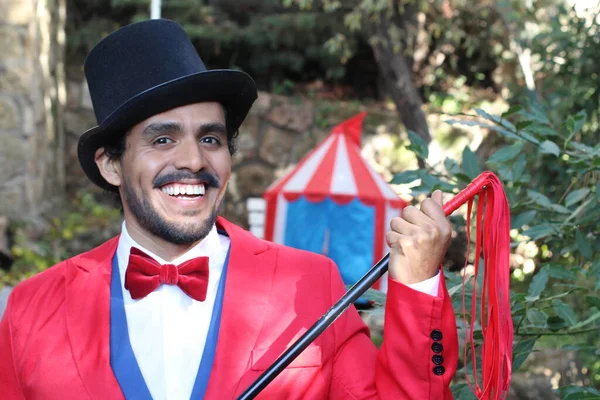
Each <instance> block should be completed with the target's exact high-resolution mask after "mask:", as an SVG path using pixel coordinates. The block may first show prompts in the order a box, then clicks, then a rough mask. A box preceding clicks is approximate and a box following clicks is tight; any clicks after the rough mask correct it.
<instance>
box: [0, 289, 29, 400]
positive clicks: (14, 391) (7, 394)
mask: <svg viewBox="0 0 600 400" xmlns="http://www.w3.org/2000/svg"><path fill="white" fill-rule="evenodd" d="M13 303H14V290H13V292H12V293H11V294H10V295H9V297H8V304H7V306H6V310H5V311H4V315H3V317H2V320H1V321H0V393H2V399H3V400H25V395H24V394H23V390H22V388H21V385H20V383H19V379H18V377H17V371H16V366H15V356H14V348H13V336H12V335H13V332H12V328H11V318H12V312H13V308H14V305H13Z"/></svg>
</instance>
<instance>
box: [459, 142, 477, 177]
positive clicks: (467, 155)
mask: <svg viewBox="0 0 600 400" xmlns="http://www.w3.org/2000/svg"><path fill="white" fill-rule="evenodd" d="M462 157H463V161H462V170H463V172H464V173H465V174H466V175H467V176H468V177H469V178H471V179H475V178H476V177H477V175H479V174H480V173H481V169H480V168H479V163H478V162H477V157H476V156H475V153H473V151H471V149H470V148H469V146H467V147H465V149H464V150H463V153H462Z"/></svg>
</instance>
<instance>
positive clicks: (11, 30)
mask: <svg viewBox="0 0 600 400" xmlns="http://www.w3.org/2000/svg"><path fill="white" fill-rule="evenodd" d="M24 34H25V31H24V30H23V29H22V28H21V27H16V26H11V25H4V24H0V52H1V54H2V59H3V60H9V59H11V58H18V57H22V56H23V55H24V54H25V53H24V46H23V44H24V40H23V36H24Z"/></svg>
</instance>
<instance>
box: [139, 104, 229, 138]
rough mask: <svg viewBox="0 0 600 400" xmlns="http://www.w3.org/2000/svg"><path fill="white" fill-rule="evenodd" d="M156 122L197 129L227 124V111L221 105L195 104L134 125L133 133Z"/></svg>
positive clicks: (157, 115) (154, 116)
mask: <svg viewBox="0 0 600 400" xmlns="http://www.w3.org/2000/svg"><path fill="white" fill-rule="evenodd" d="M155 122H176V123H178V124H180V125H182V126H189V127H191V128H196V127H198V126H201V125H203V124H208V123H223V124H224V123H225V109H224V108H223V106H222V105H221V104H220V103H216V102H206V103H194V104H188V105H185V106H181V107H177V108H173V109H171V110H168V111H165V112H163V113H160V114H156V115H153V116H152V117H150V118H147V119H145V120H143V121H142V122H140V123H138V124H136V125H134V126H133V127H132V128H131V131H132V132H136V131H138V132H141V131H142V130H143V129H144V128H145V127H147V126H148V125H150V124H152V123H155Z"/></svg>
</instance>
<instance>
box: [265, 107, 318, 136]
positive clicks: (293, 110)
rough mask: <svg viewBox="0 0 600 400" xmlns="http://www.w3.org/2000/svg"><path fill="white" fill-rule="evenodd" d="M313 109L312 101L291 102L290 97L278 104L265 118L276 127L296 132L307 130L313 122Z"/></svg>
mask: <svg viewBox="0 0 600 400" xmlns="http://www.w3.org/2000/svg"><path fill="white" fill-rule="evenodd" d="M314 116H315V109H314V106H313V105H312V103H299V104H295V103H291V101H290V99H287V101H286V102H284V103H281V104H278V105H277V106H275V107H273V109H272V110H271V111H270V112H269V114H268V115H267V119H268V120H269V121H270V122H271V123H272V124H274V125H276V126H278V127H285V128H287V129H290V130H294V131H296V132H300V133H302V132H307V131H308V130H309V129H310V127H311V126H312V124H313V119H314Z"/></svg>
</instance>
